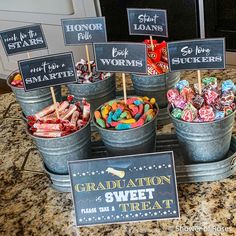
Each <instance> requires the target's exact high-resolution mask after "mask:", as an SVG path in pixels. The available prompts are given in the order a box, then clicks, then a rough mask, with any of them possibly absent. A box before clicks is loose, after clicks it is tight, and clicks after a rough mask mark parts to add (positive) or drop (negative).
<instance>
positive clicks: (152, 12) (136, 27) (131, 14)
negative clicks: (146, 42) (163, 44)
mask: <svg viewBox="0 0 236 236" xmlns="http://www.w3.org/2000/svg"><path fill="white" fill-rule="evenodd" d="M127 14H128V23H129V33H130V35H156V36H161V37H168V26H167V14H166V10H159V9H137V8H128V9H127Z"/></svg>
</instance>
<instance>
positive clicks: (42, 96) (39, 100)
mask: <svg viewBox="0 0 236 236" xmlns="http://www.w3.org/2000/svg"><path fill="white" fill-rule="evenodd" d="M17 73H18V71H14V72H12V73H11V74H10V75H9V76H8V78H7V84H8V86H9V87H10V88H11V89H12V92H13V93H14V94H15V96H16V100H17V101H18V102H19V104H20V106H21V109H22V111H23V113H24V114H25V115H26V116H31V115H34V114H35V113H37V112H38V111H41V110H42V109H43V108H45V107H47V106H49V105H51V104H52V103H53V101H52V95H51V92H50V88H41V89H37V90H34V91H29V92H25V90H24V88H18V87H15V86H12V85H11V81H12V79H13V78H14V76H15V75H16V74H17ZM54 91H55V95H56V99H57V101H61V87H60V86H56V87H54Z"/></svg>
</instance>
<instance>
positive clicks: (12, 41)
mask: <svg viewBox="0 0 236 236" xmlns="http://www.w3.org/2000/svg"><path fill="white" fill-rule="evenodd" d="M0 36H1V40H2V44H3V46H4V49H5V52H6V54H7V55H8V56H10V55H12V54H17V53H23V52H28V51H33V50H39V49H44V48H47V43H46V40H45V37H44V34H43V31H42V28H41V25H40V24H37V25H30V26H25V27H20V28H14V29H9V30H4V31H1V32H0Z"/></svg>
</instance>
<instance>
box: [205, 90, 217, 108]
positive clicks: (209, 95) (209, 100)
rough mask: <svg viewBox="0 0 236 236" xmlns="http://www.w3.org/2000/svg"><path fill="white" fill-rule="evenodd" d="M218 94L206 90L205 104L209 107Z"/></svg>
mask: <svg viewBox="0 0 236 236" xmlns="http://www.w3.org/2000/svg"><path fill="white" fill-rule="evenodd" d="M218 97H219V94H218V93H217V92H216V91H215V90H210V89H209V90H206V91H205V93H204V99H205V102H206V104H208V105H211V104H214V103H215V102H216V101H217V98H218Z"/></svg>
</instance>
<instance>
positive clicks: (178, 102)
mask: <svg viewBox="0 0 236 236" xmlns="http://www.w3.org/2000/svg"><path fill="white" fill-rule="evenodd" d="M173 104H174V105H175V107H177V108H181V109H184V108H185V106H186V104H187V103H186V102H185V100H184V98H183V97H182V96H181V95H179V96H177V97H176V98H175V101H174V102H173Z"/></svg>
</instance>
